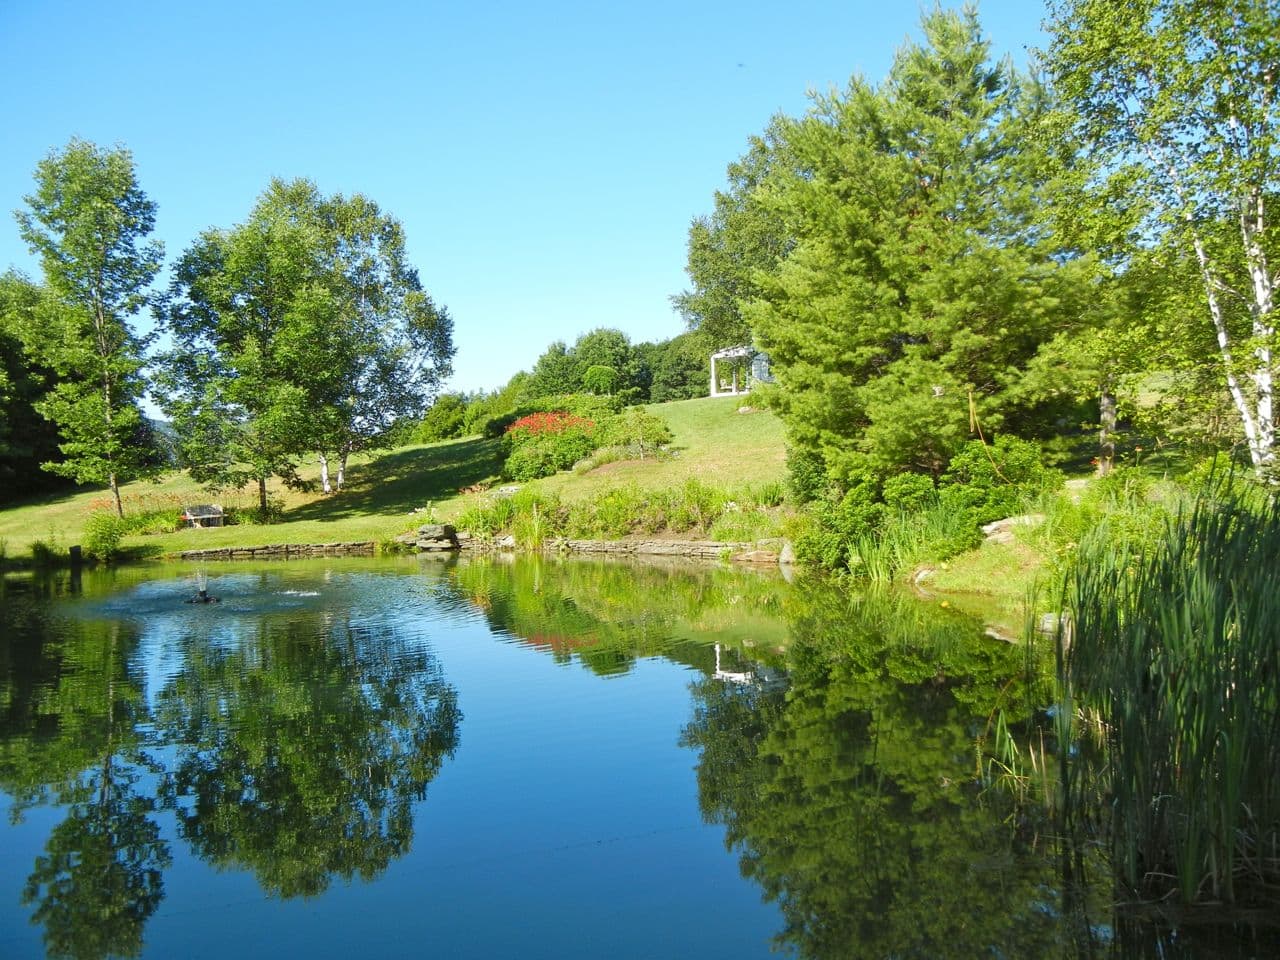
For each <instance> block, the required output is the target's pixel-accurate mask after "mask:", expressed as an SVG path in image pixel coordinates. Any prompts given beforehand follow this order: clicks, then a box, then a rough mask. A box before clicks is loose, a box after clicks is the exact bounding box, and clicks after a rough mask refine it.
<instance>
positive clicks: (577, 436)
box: [503, 430, 595, 483]
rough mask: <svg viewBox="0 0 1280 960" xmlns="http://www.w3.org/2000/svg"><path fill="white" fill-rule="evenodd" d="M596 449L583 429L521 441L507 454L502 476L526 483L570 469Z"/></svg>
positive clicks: (593, 442)
mask: <svg viewBox="0 0 1280 960" xmlns="http://www.w3.org/2000/svg"><path fill="white" fill-rule="evenodd" d="M593 449H595V441H593V440H592V439H591V436H590V435H589V434H587V433H586V432H584V431H581V430H568V431H565V432H564V433H558V434H547V435H545V436H541V437H535V438H532V439H529V440H525V441H523V442H521V443H519V444H518V445H517V446H516V447H515V448H514V449H513V450H512V451H511V453H510V455H509V456H508V457H507V462H506V464H505V466H504V467H503V475H504V476H506V477H508V478H509V479H511V480H518V481H520V482H522V483H523V482H525V481H527V480H536V479H538V478H539V477H549V476H551V475H552V474H553V473H556V472H557V471H560V470H568V469H569V468H570V467H572V466H573V465H574V464H575V463H577V462H578V461H579V460H581V459H582V458H583V457H585V456H587V455H588V454H590V453H591V451H592V450H593Z"/></svg>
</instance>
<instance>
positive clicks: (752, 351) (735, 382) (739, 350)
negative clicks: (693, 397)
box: [711, 347, 773, 397]
mask: <svg viewBox="0 0 1280 960" xmlns="http://www.w3.org/2000/svg"><path fill="white" fill-rule="evenodd" d="M717 360H731V361H734V362H733V363H732V365H731V367H730V370H731V377H730V379H729V382H728V383H727V384H726V383H723V382H721V379H720V375H719V372H718V371H717V369H716V361H717ZM743 360H746V361H749V363H748V364H747V365H746V366H745V369H744V365H743V364H742V363H741V362H740V361H743ZM740 374H741V376H739V375H740ZM757 383H773V375H772V374H771V373H770V372H769V356H768V354H764V353H761V352H760V351H759V350H757V349H756V348H755V347H727V348H726V349H724V350H717V351H716V352H715V353H713V354H712V355H711V396H713V397H736V396H738V395H739V394H743V393H750V392H751V388H752V387H753V386H755V384H757Z"/></svg>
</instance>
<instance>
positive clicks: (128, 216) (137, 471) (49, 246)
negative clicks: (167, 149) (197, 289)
mask: <svg viewBox="0 0 1280 960" xmlns="http://www.w3.org/2000/svg"><path fill="white" fill-rule="evenodd" d="M35 180H36V189H35V192H34V193H32V194H30V195H28V196H27V197H25V198H24V199H25V201H26V203H27V206H28V208H29V210H28V211H18V212H17V214H16V216H17V220H18V226H19V231H20V232H21V234H22V238H23V240H25V241H26V242H27V244H28V246H30V248H31V250H32V252H34V253H36V254H38V255H39V257H40V263H41V268H42V270H43V273H44V279H45V284H46V287H47V290H48V294H49V295H48V296H46V297H42V298H41V301H40V303H39V304H38V305H37V307H36V314H37V317H36V321H37V322H36V323H34V324H32V325H31V326H29V327H28V336H27V338H26V341H27V342H26V346H27V349H28V350H29V351H30V352H32V353H33V354H34V355H36V356H37V357H39V358H40V362H41V363H42V364H44V365H45V366H47V367H48V368H50V369H51V370H53V371H54V372H55V373H56V374H57V375H58V380H57V382H56V383H54V384H53V385H52V389H50V390H49V391H48V392H47V393H46V394H45V396H44V398H43V399H42V400H41V401H39V402H38V403H37V404H36V408H37V409H38V410H39V412H40V413H41V415H42V416H44V417H45V418H47V419H49V420H52V421H53V422H55V423H57V424H58V429H59V432H60V434H61V437H62V444H61V446H60V449H61V451H62V455H63V456H62V459H61V460H60V461H51V462H49V463H47V464H45V465H44V467H45V469H48V470H51V471H53V472H55V473H58V474H60V475H62V476H67V477H70V478H72V479H74V480H75V481H76V482H77V483H104V484H107V485H109V486H110V487H111V491H112V494H113V495H114V496H115V497H116V500H117V504H116V511H117V513H120V512H122V510H121V507H120V505H119V484H120V483H121V482H123V481H125V480H130V479H133V478H135V477H141V476H147V475H150V474H152V473H154V472H155V468H154V466H153V464H152V463H151V462H150V461H151V457H150V451H149V450H148V449H147V448H146V447H145V446H142V445H140V444H138V442H137V440H138V435H139V430H140V427H141V424H142V414H141V412H140V410H139V409H138V405H137V402H138V399H139V398H140V397H141V396H142V394H143V392H144V390H145V381H144V379H143V375H142V367H143V364H144V360H143V356H144V353H145V350H146V347H147V342H148V341H147V339H146V338H140V337H138V336H136V335H135V334H134V333H133V332H132V330H131V329H130V326H129V318H130V317H131V316H132V315H133V314H135V313H137V312H138V310H140V309H141V308H142V307H143V306H145V305H146V304H147V302H148V294H147V287H148V285H149V284H150V283H151V280H152V278H153V277H154V276H155V274H156V272H157V270H159V267H160V258H161V255H162V247H161V245H160V244H159V243H154V242H151V243H148V242H145V241H146V237H147V236H148V234H150V233H151V231H152V229H153V227H154V224H155V204H154V203H153V202H152V201H150V200H149V199H147V196H146V194H144V193H143V191H142V189H141V188H140V187H139V186H138V182H137V179H136V177H135V175H134V168H133V158H132V156H131V155H130V154H129V152H128V151H127V150H125V149H123V148H115V149H110V150H102V149H99V148H98V147H97V146H95V145H94V144H92V143H89V142H87V141H84V140H75V139H73V140H72V141H71V142H70V143H68V144H67V146H66V147H65V148H64V149H63V150H61V151H53V152H51V153H50V154H49V156H48V157H46V158H45V159H44V160H42V161H41V162H40V163H39V165H38V166H37V167H36V173H35Z"/></svg>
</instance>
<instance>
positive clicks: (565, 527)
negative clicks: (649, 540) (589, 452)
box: [454, 478, 782, 549]
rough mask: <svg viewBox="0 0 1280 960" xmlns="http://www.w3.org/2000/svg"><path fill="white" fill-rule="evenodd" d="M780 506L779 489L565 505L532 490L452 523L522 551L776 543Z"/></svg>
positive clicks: (489, 501) (475, 508)
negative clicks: (653, 539) (601, 543)
mask: <svg viewBox="0 0 1280 960" xmlns="http://www.w3.org/2000/svg"><path fill="white" fill-rule="evenodd" d="M781 499H782V494H781V487H780V484H777V483H772V484H764V485H762V486H760V487H758V488H753V489H743V490H740V491H736V492H734V493H729V492H726V491H723V490H719V489H717V488H715V487H712V486H710V485H708V484H705V483H703V482H702V481H700V480H697V479H695V478H689V479H687V480H686V481H685V482H684V483H683V484H681V485H680V486H677V487H673V488H668V489H643V488H641V487H639V486H636V485H634V484H628V485H625V486H620V487H613V488H611V489H607V490H604V491H601V492H599V493H598V494H597V495H596V496H594V497H592V498H589V499H586V500H581V501H570V502H565V501H562V500H560V498H559V497H557V496H556V495H555V494H554V493H544V492H541V491H539V490H537V489H532V488H530V489H524V490H520V491H517V492H516V493H514V494H512V495H510V496H501V495H497V496H495V495H492V494H486V495H483V496H482V497H480V498H479V499H477V501H476V502H475V503H473V504H472V505H471V506H470V507H468V508H467V509H466V510H464V511H463V512H462V513H461V514H459V515H458V517H457V519H456V520H455V521H454V522H455V525H456V526H457V527H458V528H459V529H460V530H468V531H470V532H472V533H473V534H477V535H481V536H492V535H494V534H498V533H501V532H503V531H510V532H511V534H512V535H513V536H514V537H515V539H516V541H517V543H519V545H520V546H521V547H524V548H526V549H536V548H538V547H539V546H541V544H542V543H543V542H544V541H545V540H548V539H551V538H553V537H582V538H606V539H616V538H621V537H626V536H630V535H636V534H640V535H653V534H700V535H708V536H712V537H714V538H718V539H733V540H742V541H753V540H757V539H761V538H763V537H768V536H777V535H778V533H779V525H778V520H777V514H776V508H777V507H778V505H779V504H780V502H781Z"/></svg>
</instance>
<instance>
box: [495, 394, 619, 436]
mask: <svg viewBox="0 0 1280 960" xmlns="http://www.w3.org/2000/svg"><path fill="white" fill-rule="evenodd" d="M621 409H622V399H621V398H620V397H617V396H600V395H596V394H592V393H565V394H560V395H557V396H553V397H538V398H537V399H536V400H530V401H528V402H527V403H522V404H520V406H518V407H516V408H515V409H513V410H508V411H506V412H505V413H501V414H497V415H495V416H491V417H490V418H489V419H488V420H486V421H485V422H484V425H483V428H482V431H481V432H483V434H484V435H485V436H486V437H491V438H492V437H501V436H503V435H504V434H505V433H506V432H507V428H508V427H510V426H511V425H512V424H513V423H515V422H516V421H517V420H519V419H521V418H522V417H527V416H529V415H530V414H534V413H567V414H572V415H573V416H575V417H582V418H583V419H584V420H591V421H593V422H595V423H599V422H601V421H602V420H605V419H607V418H608V417H611V416H613V415H615V414H616V413H618V412H619V411H620V410H621Z"/></svg>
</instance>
